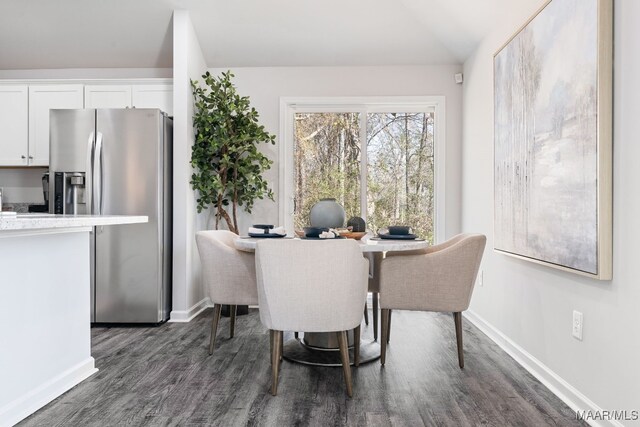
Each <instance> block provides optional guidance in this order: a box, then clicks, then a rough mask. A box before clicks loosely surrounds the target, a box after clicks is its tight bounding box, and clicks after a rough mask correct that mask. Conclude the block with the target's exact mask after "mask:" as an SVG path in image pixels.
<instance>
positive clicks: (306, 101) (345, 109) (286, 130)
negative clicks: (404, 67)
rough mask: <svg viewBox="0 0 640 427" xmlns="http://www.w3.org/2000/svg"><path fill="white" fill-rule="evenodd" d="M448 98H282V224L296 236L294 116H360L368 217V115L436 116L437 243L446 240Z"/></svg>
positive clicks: (363, 199)
mask: <svg viewBox="0 0 640 427" xmlns="http://www.w3.org/2000/svg"><path fill="white" fill-rule="evenodd" d="M445 110H446V108H445V97H444V96H400V97H398V96H394V97H390V96H376V97H281V98H280V135H279V142H280V144H279V148H278V151H279V153H278V155H279V158H278V160H279V163H278V184H279V186H278V188H279V191H278V205H279V206H278V208H279V209H278V220H279V224H282V225H284V227H285V229H287V230H289V232H290V233H293V200H294V197H295V193H294V192H295V186H294V183H293V177H294V174H293V172H294V163H293V154H294V139H295V138H294V128H293V125H294V115H295V114H296V113H360V143H361V147H362V148H363V149H361V151H360V182H361V185H360V208H361V212H363V218H364V220H365V221H366V220H367V218H366V214H367V186H366V182H367V181H366V180H367V163H368V162H367V150H366V146H364V144H366V140H367V114H368V113H423V112H424V113H429V112H433V113H434V115H435V121H434V126H433V150H434V177H433V179H434V188H435V194H434V201H433V203H434V209H433V211H434V216H435V218H434V228H435V229H434V240H435V241H434V243H439V242H442V241H444V240H445V229H446V228H445V221H446V215H445V214H446V211H445V166H446V163H445V161H446V135H445V129H446V117H445Z"/></svg>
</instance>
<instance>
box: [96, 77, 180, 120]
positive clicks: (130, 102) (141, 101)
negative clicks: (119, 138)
mask: <svg viewBox="0 0 640 427" xmlns="http://www.w3.org/2000/svg"><path fill="white" fill-rule="evenodd" d="M84 106H85V108H159V109H161V110H162V111H164V112H166V113H167V114H169V115H172V114H173V85H170V84H133V85H111V84H101V85H86V86H85V87H84Z"/></svg>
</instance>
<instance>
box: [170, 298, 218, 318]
mask: <svg viewBox="0 0 640 427" xmlns="http://www.w3.org/2000/svg"><path fill="white" fill-rule="evenodd" d="M209 307H213V304H212V303H211V300H210V299H209V297H206V298H202V299H201V300H200V301H198V302H197V303H195V304H194V305H192V306H191V307H190V308H189V309H187V310H172V311H171V314H169V320H168V322H170V323H188V322H191V321H192V320H193V319H195V318H196V316H198V314H200V313H202V312H203V311H205V310H206V309H207V308H209Z"/></svg>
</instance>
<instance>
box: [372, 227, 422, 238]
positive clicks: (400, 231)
mask: <svg viewBox="0 0 640 427" xmlns="http://www.w3.org/2000/svg"><path fill="white" fill-rule="evenodd" d="M378 237H379V238H381V239H385V240H415V239H416V238H417V237H418V236H416V235H415V234H413V233H411V227H408V226H406V225H391V226H389V227H388V228H381V229H380V230H378Z"/></svg>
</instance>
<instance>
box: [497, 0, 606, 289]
mask: <svg viewBox="0 0 640 427" xmlns="http://www.w3.org/2000/svg"><path fill="white" fill-rule="evenodd" d="M611 10H612V1H611V0H552V1H550V2H548V3H547V4H546V5H545V6H544V7H543V8H542V9H541V10H540V11H539V12H538V13H537V14H536V15H535V16H534V17H532V18H531V19H530V20H529V21H528V22H527V23H526V24H525V25H524V26H523V27H522V28H521V29H520V30H519V31H518V32H517V33H516V34H515V35H514V36H513V37H512V38H511V39H510V40H509V41H508V42H507V43H506V44H505V45H504V47H502V48H501V49H500V50H499V51H498V52H497V53H496V54H495V56H494V139H495V141H494V144H495V148H494V149H495V151H494V187H495V188H494V191H495V193H494V194H495V211H494V247H495V249H496V250H498V251H501V252H504V253H506V254H509V255H514V256H518V257H521V258H524V259H527V260H531V261H534V262H538V263H543V264H547V265H550V266H554V267H558V268H561V269H564V270H568V271H573V272H577V273H579V274H583V275H588V276H592V277H594V278H598V279H603V280H608V279H610V278H611V197H612V196H611V193H612V191H611V182H612V181H611V111H612V109H611V93H612V92H611V91H612V78H611V69H612V64H611V59H612V50H613V47H612V46H613V44H612V39H611V37H612V35H611V27H612V23H611V22H612V17H611Z"/></svg>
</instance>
